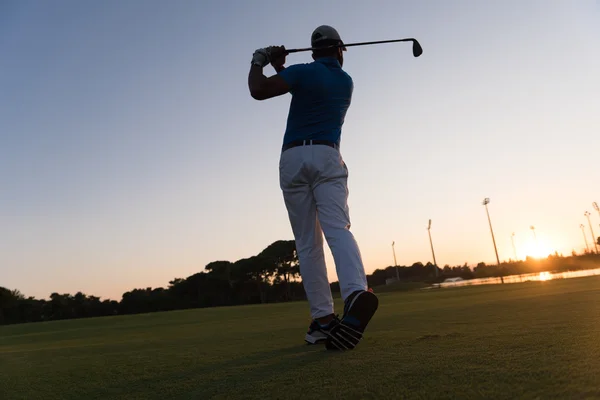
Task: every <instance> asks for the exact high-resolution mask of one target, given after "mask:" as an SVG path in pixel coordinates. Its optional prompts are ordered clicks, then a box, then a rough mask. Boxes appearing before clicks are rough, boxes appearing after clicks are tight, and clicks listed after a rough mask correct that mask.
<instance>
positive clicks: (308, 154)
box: [279, 145, 368, 318]
mask: <svg viewBox="0 0 600 400" xmlns="http://www.w3.org/2000/svg"><path fill="white" fill-rule="evenodd" d="M279 180H280V187H281V190H282V192H283V198H284V201H285V205H286V208H287V211H288V216H289V219H290V224H291V226H292V231H293V233H294V238H295V241H296V251H297V253H298V260H299V262H300V275H301V277H302V283H303V285H304V290H305V291H306V296H307V298H308V303H309V305H310V313H311V317H312V318H320V317H324V316H326V315H329V314H332V313H333V298H332V295H331V289H330V286H329V280H328V279H327V268H326V266H325V255H324V253H323V234H325V239H326V240H327V244H328V245H329V248H330V249H331V253H332V255H333V258H334V261H335V267H336V272H337V275H338V280H339V283H340V289H341V294H342V299H344V300H345V299H346V298H347V297H348V296H349V295H350V294H351V293H352V292H354V291H356V290H367V289H368V286H367V277H366V274H365V269H364V265H363V261H362V258H361V254H360V250H359V248H358V244H357V243H356V240H355V239H354V235H352V233H351V232H350V215H349V209H348V204H347V200H348V186H347V182H348V168H347V167H346V164H345V163H344V160H343V159H342V155H341V154H340V152H339V150H336V149H334V148H332V147H329V146H325V145H305V146H297V147H293V148H291V149H288V150H286V151H284V152H282V153H281V157H280V161H279Z"/></svg>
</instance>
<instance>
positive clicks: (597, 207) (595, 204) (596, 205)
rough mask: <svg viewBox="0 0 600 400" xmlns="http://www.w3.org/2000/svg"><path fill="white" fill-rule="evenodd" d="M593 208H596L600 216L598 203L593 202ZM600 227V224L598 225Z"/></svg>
mask: <svg viewBox="0 0 600 400" xmlns="http://www.w3.org/2000/svg"><path fill="white" fill-rule="evenodd" d="M592 206H594V210H596V211H598V215H599V216H600V207H599V206H598V203H596V202H593V203H592ZM598 225H599V226H600V224H598Z"/></svg>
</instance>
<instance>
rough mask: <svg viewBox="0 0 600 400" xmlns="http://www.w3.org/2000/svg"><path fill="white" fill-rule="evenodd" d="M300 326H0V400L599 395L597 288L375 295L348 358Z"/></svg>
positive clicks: (212, 319) (281, 311)
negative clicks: (309, 339)
mask: <svg viewBox="0 0 600 400" xmlns="http://www.w3.org/2000/svg"><path fill="white" fill-rule="evenodd" d="M337 304H338V306H339V301H338V302H337ZM338 309H339V308H338ZM307 314H308V313H307V304H306V303H304V302H298V303H287V304H276V305H265V306H244V307H231V308H214V309H201V310H189V311H179V312H169V313H156V314H146V315H135V316H124V317H110V318H97V319H87V320H72V321H56V322H48V323H37V324H26V325H15V326H6V327H0V399H3V400H8V399H36V400H37V399H211V398H218V399H264V398H274V399H307V398H317V397H319V398H320V397H321V396H323V398H329V399H365V398H368V399H398V398H415V399H439V398H458V399H472V398H494V399H514V398H520V399H547V398H561V399H567V398H569V399H573V398H598V397H599V396H600V277H590V278H581V279H570V280H562V281H549V282H529V283H522V284H510V285H508V284H507V285H496V286H479V287H463V288H454V289H436V290H423V291H412V292H390V293H382V294H381V295H380V307H379V311H378V313H377V314H376V315H375V317H374V318H373V320H372V323H371V325H370V326H369V328H368V329H367V332H366V337H365V339H364V340H363V342H362V343H361V344H360V345H359V346H358V347H357V348H356V349H355V350H354V351H352V352H347V353H343V354H340V353H330V352H327V351H325V350H324V348H323V347H309V346H306V345H304V344H303V337H304V332H305V330H306V328H307V325H308V315H307Z"/></svg>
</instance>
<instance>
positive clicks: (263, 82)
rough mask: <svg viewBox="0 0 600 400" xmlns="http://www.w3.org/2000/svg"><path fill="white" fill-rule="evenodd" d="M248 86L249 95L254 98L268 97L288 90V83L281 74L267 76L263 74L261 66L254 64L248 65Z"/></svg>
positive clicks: (279, 94) (263, 98)
mask: <svg viewBox="0 0 600 400" xmlns="http://www.w3.org/2000/svg"><path fill="white" fill-rule="evenodd" d="M278 72H279V71H278ZM248 88H249V89H250V95H251V96H252V98H254V99H256V100H266V99H270V98H272V97H277V96H281V95H282V94H286V93H288V92H289V91H290V88H289V86H288V84H287V83H286V81H284V80H283V78H282V77H281V76H279V75H273V76H271V77H269V78H267V77H266V76H265V75H264V74H263V67H261V66H260V65H254V64H253V65H252V66H250V73H249V74H248Z"/></svg>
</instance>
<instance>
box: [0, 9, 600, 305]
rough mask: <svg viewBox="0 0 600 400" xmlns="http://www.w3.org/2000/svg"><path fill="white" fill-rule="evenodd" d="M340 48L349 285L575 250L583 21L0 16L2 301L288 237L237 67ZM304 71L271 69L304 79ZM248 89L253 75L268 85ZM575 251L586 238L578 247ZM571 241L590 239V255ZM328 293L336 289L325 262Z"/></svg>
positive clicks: (253, 248) (124, 277) (159, 271)
mask: <svg viewBox="0 0 600 400" xmlns="http://www.w3.org/2000/svg"><path fill="white" fill-rule="evenodd" d="M321 24H329V25H332V26H334V27H336V28H337V29H338V31H339V32H340V34H341V35H342V38H343V39H344V40H345V41H346V42H347V43H351V42H361V41H372V40H386V39H395V38H402V37H415V38H417V39H419V41H420V42H421V44H422V46H423V49H424V53H423V55H422V56H421V57H420V58H416V59H415V58H413V57H412V55H411V52H410V45H408V44H384V45H377V46H365V47H355V48H350V49H349V51H348V52H347V53H346V54H345V64H344V68H345V69H346V71H347V72H348V73H349V74H350V75H351V76H352V77H353V79H354V84H355V91H354V98H353V103H352V105H351V108H350V110H349V112H348V115H347V118H346V124H345V126H344V129H343V134H342V154H343V156H344V158H345V160H346V162H347V164H348V167H349V171H350V178H349V186H350V187H349V189H350V199H349V203H350V212H351V218H352V224H353V225H352V230H353V232H354V234H355V236H356V238H357V240H358V243H359V245H360V246H361V251H362V253H363V257H364V261H365V264H366V269H367V272H368V273H370V272H372V271H373V270H375V269H376V268H385V267H386V266H388V265H391V264H392V263H393V256H392V249H391V242H392V241H395V242H396V254H397V258H398V263H399V264H404V265H406V264H412V263H413V262H416V261H422V262H427V261H430V259H431V254H430V249H429V241H428V237H427V231H426V226H427V220H428V219H429V218H432V219H433V229H432V235H433V240H434V245H435V248H436V258H437V261H438V263H439V264H440V265H444V264H451V265H456V264H463V263H464V262H468V263H470V264H475V263H477V262H478V261H486V262H494V260H495V256H494V251H493V246H492V242H491V237H490V234H489V227H488V225H487V219H486V216H485V209H484V208H483V206H482V205H481V201H482V200H483V198H484V197H490V198H491V204H490V205H489V209H490V214H491V217H492V223H493V226H494V231H495V234H496V240H497V244H498V251H499V253H500V258H501V259H502V260H505V259H508V258H509V257H511V256H512V247H511V242H510V235H511V233H512V232H515V234H516V236H515V239H516V244H517V248H518V250H519V255H520V256H524V255H525V254H527V253H532V252H535V251H536V249H535V245H534V242H533V236H532V233H531V231H530V230H529V226H531V225H534V226H535V227H536V232H537V236H538V238H539V240H540V243H541V246H542V247H543V251H550V250H558V251H560V252H563V253H565V254H567V253H570V251H571V250H572V249H577V250H581V249H582V247H583V246H584V243H583V238H582V237H581V236H582V233H581V230H580V229H579V225H580V224H581V223H586V224H587V221H586V220H585V218H584V216H583V213H584V211H585V210H589V211H591V212H593V213H594V214H593V215H592V222H593V224H594V229H595V230H596V232H595V233H596V236H598V235H600V226H598V223H599V222H600V217H598V214H597V213H596V212H595V211H594V210H593V209H592V207H591V203H592V202H593V201H598V202H600V191H599V190H598V185H597V182H598V181H599V179H600V172H599V171H600V170H599V168H598V154H599V151H600V141H599V140H598V133H599V132H600V113H599V112H598V109H599V106H600V102H599V100H598V93H600V77H599V74H598V72H597V71H600V5H599V4H598V2H596V1H593V0H591V1H577V2H567V1H526V2H521V1H502V2H500V1H496V2H480V1H424V2H391V1H388V2H374V1H373V2H342V1H329V2H325V3H324V2H317V1H306V2H302V3H300V2H289V1H283V2H282V1H277V2H275V1H262V2H260V3H256V4H254V3H251V2H246V1H241V0H239V1H226V0H224V1H201V2H192V1H170V2H161V1H154V0H152V1H141V0H139V1H133V0H128V1H122V2H117V1H108V2H102V3H98V2H92V1H65V0H58V1H54V2H35V1H28V0H23V1H22V0H19V1H16V0H12V1H6V0H5V1H2V2H0V54H2V55H3V56H2V57H0V144H1V145H0V183H1V187H2V190H1V191H0V222H1V223H0V285H2V286H6V287H9V288H18V289H19V290H21V291H22V292H24V293H25V294H26V295H31V296H36V297H38V298H46V297H48V296H49V295H50V293H52V292H54V291H57V292H60V293H67V292H68V293H75V292H76V291H79V290H81V291H84V292H85V293H87V294H94V295H98V296H102V297H103V298H106V297H110V298H114V299H120V296H121V294H122V293H123V292H124V291H126V290H129V289H132V288H135V287H157V286H166V285H167V284H168V281H169V280H171V279H173V278H175V277H186V276H189V275H191V274H193V273H196V272H198V271H200V270H202V269H203V267H204V265H206V264H207V263H209V262H210V261H214V260H230V261H235V260H237V259H240V258H243V257H248V256H250V255H254V254H257V253H258V252H259V251H261V250H262V249H263V248H265V247H266V246H267V245H269V244H270V243H271V242H273V241H275V240H279V239H291V238H292V233H291V229H290V227H289V222H288V220H287V214H286V211H285V206H284V203H283V199H282V197H281V193H280V190H279V182H278V175H277V174H278V169H277V165H278V160H279V149H280V145H281V140H282V137H283V132H284V129H285V121H286V117H287V110H288V107H289V101H290V97H289V96H282V97H280V98H277V99H272V100H269V101H265V102H258V101H255V100H253V99H252V98H251V97H250V96H249V93H248V89H247V74H248V69H249V65H250V59H251V56H252V53H253V51H254V50H255V49H256V48H258V47H263V46H268V45H285V46H286V47H288V48H294V47H307V46H309V38H310V33H311V32H312V30H313V29H314V28H315V27H316V26H318V25H321ZM310 61H311V59H310V54H309V53H298V54H294V55H290V56H289V57H288V64H291V63H300V62H310ZM266 71H267V74H269V75H270V74H272V73H273V71H272V69H271V68H270V67H269V68H267V69H266ZM590 236H591V235H590ZM588 240H591V239H590V238H589V237H588ZM327 260H328V263H329V271H330V279H331V280H336V279H337V277H336V275H335V269H334V267H333V259H332V257H331V256H330V253H329V252H328V251H327Z"/></svg>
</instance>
